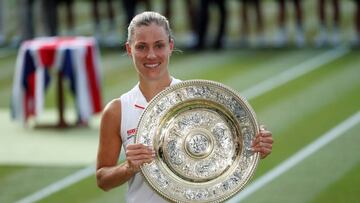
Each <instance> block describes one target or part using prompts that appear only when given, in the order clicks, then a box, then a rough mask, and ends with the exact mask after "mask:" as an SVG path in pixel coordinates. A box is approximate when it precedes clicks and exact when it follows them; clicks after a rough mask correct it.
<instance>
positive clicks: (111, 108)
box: [103, 98, 121, 118]
mask: <svg viewBox="0 0 360 203" xmlns="http://www.w3.org/2000/svg"><path fill="white" fill-rule="evenodd" d="M120 115H121V101H120V99H119V98H117V99H113V100H111V101H110V102H109V103H108V104H107V105H106V106H105V108H104V111H103V117H104V116H105V117H111V118H117V117H119V116H120Z"/></svg>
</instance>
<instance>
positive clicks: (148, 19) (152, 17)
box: [127, 11, 173, 43]
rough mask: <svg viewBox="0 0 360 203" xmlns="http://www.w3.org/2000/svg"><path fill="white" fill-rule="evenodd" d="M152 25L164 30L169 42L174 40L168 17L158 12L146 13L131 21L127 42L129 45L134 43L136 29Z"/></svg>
mask: <svg viewBox="0 0 360 203" xmlns="http://www.w3.org/2000/svg"><path fill="white" fill-rule="evenodd" d="M152 23H155V24H156V25H158V26H161V27H163V28H164V30H165V31H166V33H167V35H168V37H169V41H170V40H171V39H173V36H172V32H171V29H170V25H169V21H168V20H167V19H166V17H165V16H163V15H161V14H159V13H157V12H153V11H146V12H143V13H140V14H138V15H136V16H135V17H134V18H133V19H132V20H131V22H130V24H129V27H128V38H127V41H128V42H129V43H131V42H132V37H133V35H134V30H135V28H137V27H140V26H150V25H151V24H152Z"/></svg>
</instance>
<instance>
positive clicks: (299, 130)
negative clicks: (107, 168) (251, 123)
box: [0, 1, 360, 203]
mask: <svg viewBox="0 0 360 203" xmlns="http://www.w3.org/2000/svg"><path fill="white" fill-rule="evenodd" d="M231 2H232V3H234V1H231ZM266 2H267V3H268V4H269V5H270V7H271V6H272V7H271V8H274V5H273V4H271V2H273V1H266ZM305 2H306V6H308V7H311V2H312V1H305ZM345 2H347V3H346V4H345V6H344V9H345V10H346V9H349V10H351V7H350V6H349V5H350V3H351V1H345ZM271 12H272V10H271V9H270V10H268V15H271V14H272V13H271ZM307 18H310V16H307ZM349 19H351V15H350V14H349V15H345V17H344V20H345V21H346V23H345V24H344V26H346V27H345V29H344V30H345V33H346V34H345V35H347V36H349V35H350V34H349V33H350V30H351V28H349V26H350V25H351V22H350V21H349ZM180 20H181V19H180ZM268 21H269V22H268V23H270V25H272V24H274V22H270V20H268ZM232 24H234V23H232ZM181 25H182V24H181ZM308 25H309V26H310V27H311V26H314V25H313V24H308ZM175 31H176V30H175ZM312 34H314V33H312V32H310V34H309V35H312ZM359 56H360V50H359V49H352V48H349V47H347V46H344V47H339V48H324V49H314V48H311V47H306V48H302V49H296V48H284V49H228V50H224V51H220V52H212V51H206V52H201V53H193V52H189V51H184V52H183V53H181V52H175V53H174V54H173V56H172V59H171V62H170V71H171V72H172V74H173V76H175V77H177V78H179V79H182V80H186V79H208V80H215V81H218V82H222V83H224V84H226V85H228V86H230V87H232V88H234V89H236V90H238V91H239V92H240V94H244V96H246V97H248V99H249V102H250V104H251V105H252V107H253V108H254V110H255V112H256V114H257V117H258V120H259V122H260V123H264V124H266V125H267V127H268V128H269V129H270V130H271V131H272V132H273V136H274V140H275V143H274V146H273V152H272V154H271V155H270V156H269V157H268V158H266V159H265V160H262V161H260V163H259V166H258V169H257V171H256V173H255V177H254V178H253V179H252V181H251V182H250V183H249V185H248V186H247V187H246V188H245V190H246V189H247V188H250V187H253V185H252V183H259V186H258V187H254V188H255V189H254V190H253V191H251V192H250V193H249V195H248V196H246V198H245V199H243V200H242V202H249V203H252V202H261V203H263V202H266V203H270V202H274V203H279V202H281V203H282V202H284V203H285V202H286V203H287V202H291V203H294V202H295V203H296V202H299V203H305V202H306V203H307V202H311V203H324V202H336V203H337V202H339V203H340V202H341V203H342V202H348V203H355V202H360V201H359V194H360V187H359V185H360V173H359V171H360V156H359V146H358V145H359V143H360V136H359V131H360V118H359V112H360V58H359ZM15 59H16V50H0V98H1V99H0V123H1V125H0V126H1V127H0V129H1V132H0V202H1V203H2V202H4V203H8V202H17V201H19V200H24V199H23V198H27V197H34V196H32V195H34V194H36V195H38V194H39V193H38V192H39V191H40V192H44V191H45V193H42V194H46V192H48V191H51V190H52V189H54V188H55V189H56V187H58V186H59V185H62V184H64V185H66V186H65V187H64V188H61V190H59V191H57V190H55V191H56V192H51V193H50V195H45V196H44V197H43V198H40V200H39V201H37V202H51V203H54V202H59V203H60V202H79V203H83V202H89V203H95V202H99V203H100V202H101V203H103V202H124V195H125V190H126V185H124V186H121V187H119V188H117V189H114V190H112V191H110V192H103V191H101V190H100V189H98V188H97V186H96V180H95V176H94V172H95V169H94V168H93V167H94V163H95V160H96V151H97V141H98V140H97V139H98V125H99V118H100V116H97V117H94V119H93V120H92V121H91V123H90V128H79V129H66V130H61V131H56V130H37V129H33V128H31V126H30V127H28V128H26V127H24V126H23V125H22V124H20V123H16V122H12V121H11V120H10V113H9V100H10V95H11V91H12V78H13V70H14V66H15ZM101 65H102V66H101V67H102V79H103V81H102V82H103V83H102V86H103V89H102V90H103V92H102V93H103V99H104V101H105V102H108V101H110V100H111V99H112V98H115V97H118V96H120V95H121V94H122V93H124V92H125V91H126V90H128V89H129V88H131V87H132V86H133V85H134V84H135V83H136V81H137V78H136V74H135V71H134V70H133V67H132V64H131V61H130V60H129V59H128V58H127V56H126V55H125V54H124V53H122V52H120V51H118V50H101ZM264 82H265V83H264ZM52 85H54V81H53V82H52ZM54 89H55V87H53V86H51V87H50V89H49V91H48V92H47V94H46V102H45V105H46V107H45V109H46V112H45V113H44V114H43V115H41V117H40V118H39V120H38V122H40V123H41V122H55V121H56V113H55V109H54V106H55V104H54V98H55V90H54ZM72 102H73V101H72V98H71V97H70V96H69V95H67V101H66V105H67V111H66V116H67V120H69V121H71V120H74V115H73V114H74V112H73V107H72ZM354 115H355V116H354ZM348 119H352V122H350V121H349V120H348ZM34 122H35V121H32V124H34ZM32 124H31V125H32ZM344 126H345V127H344ZM339 129H341V130H339ZM335 131H336V132H337V135H336V137H334V138H333V139H331V140H328V142H325V143H322V145H316V146H317V148H316V147H315V148H312V149H313V151H312V152H311V153H308V154H305V155H304V154H303V157H302V159H296V160H297V161H296V162H293V165H292V167H288V168H286V167H285V165H286V163H289V162H288V161H289V160H294V159H293V158H294V155H298V154H297V153H298V152H302V151H303V150H305V149H308V146H310V145H311V146H314V144H316V143H317V140H318V139H319V138H325V137H327V135H329V134H331V133H333V132H335ZM295 158H296V157H295ZM277 167H278V168H280V169H282V170H280V171H281V172H279V173H277V174H276V176H274V174H275V173H273V172H274V169H276V168H277ZM278 171H279V170H278ZM79 174H80V175H79ZM269 174H270V175H273V176H272V177H273V178H272V179H271V181H268V182H262V184H261V183H260V182H261V181H262V180H263V179H264V177H265V176H268V175H269ZM69 177H70V178H69ZM270 177H271V176H270ZM77 178H78V179H77ZM49 186H50V187H49ZM43 189H45V190H43ZM245 190H244V192H245ZM240 194H241V193H240ZM40 196H41V194H40ZM240 198H241V197H239V196H235V197H234V198H233V199H230V200H229V202H238V200H239V199H240ZM25 200H26V199H25ZM27 200H29V199H27ZM25 202H26V201H25Z"/></svg>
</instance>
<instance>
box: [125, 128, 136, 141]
mask: <svg viewBox="0 0 360 203" xmlns="http://www.w3.org/2000/svg"><path fill="white" fill-rule="evenodd" d="M126 132H127V139H130V138H132V137H133V136H134V135H135V134H136V128H133V129H130V130H127V131H126Z"/></svg>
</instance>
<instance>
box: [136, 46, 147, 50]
mask: <svg viewBox="0 0 360 203" xmlns="http://www.w3.org/2000/svg"><path fill="white" fill-rule="evenodd" d="M135 48H136V49H138V50H144V49H145V46H144V45H137V46H136V47H135Z"/></svg>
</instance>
